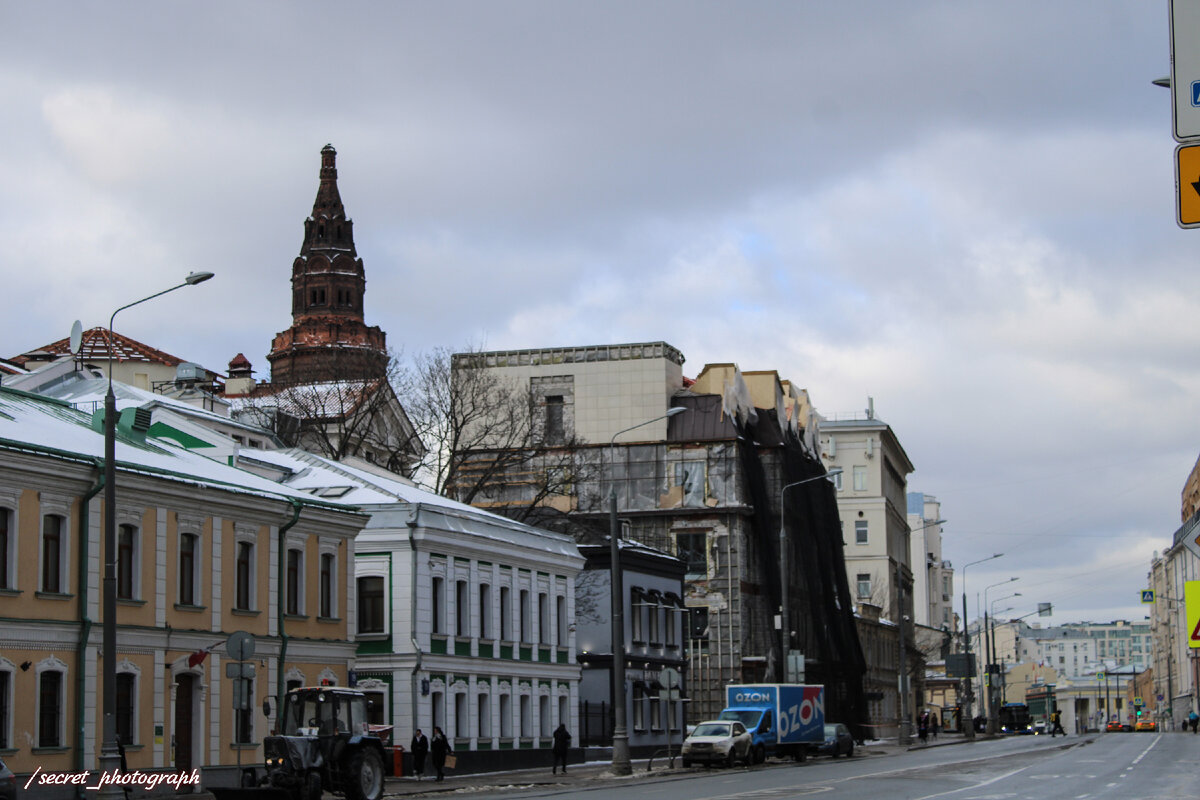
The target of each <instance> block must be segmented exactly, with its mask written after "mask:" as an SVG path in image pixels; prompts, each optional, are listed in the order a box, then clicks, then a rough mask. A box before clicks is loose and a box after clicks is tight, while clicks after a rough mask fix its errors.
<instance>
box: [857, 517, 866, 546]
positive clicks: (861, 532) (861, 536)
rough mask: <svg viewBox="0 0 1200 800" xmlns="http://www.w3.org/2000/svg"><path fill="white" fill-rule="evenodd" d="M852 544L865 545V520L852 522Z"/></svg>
mask: <svg viewBox="0 0 1200 800" xmlns="http://www.w3.org/2000/svg"><path fill="white" fill-rule="evenodd" d="M854 543H855V544H866V543H867V521H866V520H865V519H856V520H854Z"/></svg>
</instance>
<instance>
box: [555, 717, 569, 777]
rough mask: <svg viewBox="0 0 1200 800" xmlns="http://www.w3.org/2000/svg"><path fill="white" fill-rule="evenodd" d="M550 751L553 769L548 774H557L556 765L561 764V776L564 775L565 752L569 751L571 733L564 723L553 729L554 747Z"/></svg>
mask: <svg viewBox="0 0 1200 800" xmlns="http://www.w3.org/2000/svg"><path fill="white" fill-rule="evenodd" d="M551 749H552V750H553V751H554V769H552V770H551V771H550V774H551V775H555V774H557V773H558V765H559V764H562V771H563V775H566V774H567V751H568V750H570V749H571V733H570V731H568V730H567V726H566V723H562V722H560V723H559V724H558V727H557V728H555V729H554V746H553V747H552V748H551Z"/></svg>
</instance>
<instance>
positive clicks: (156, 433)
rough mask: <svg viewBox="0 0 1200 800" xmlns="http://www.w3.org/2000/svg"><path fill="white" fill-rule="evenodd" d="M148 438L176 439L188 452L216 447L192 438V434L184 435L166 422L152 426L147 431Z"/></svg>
mask: <svg viewBox="0 0 1200 800" xmlns="http://www.w3.org/2000/svg"><path fill="white" fill-rule="evenodd" d="M146 435H147V436H153V437H155V438H156V439H174V440H175V441H177V442H179V443H180V444H181V445H183V446H184V447H186V448H187V449H188V450H198V449H200V448H201V447H214V446H215V445H213V444H212V443H211V442H206V441H204V440H203V439H200V438H198V437H195V436H192V435H191V434H190V433H184V432H183V431H181V430H179V429H178V428H172V427H171V426H170V425H167V424H166V423H165V422H156V423H154V424H153V425H151V426H150V430H148V431H146Z"/></svg>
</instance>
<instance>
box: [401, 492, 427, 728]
mask: <svg viewBox="0 0 1200 800" xmlns="http://www.w3.org/2000/svg"><path fill="white" fill-rule="evenodd" d="M420 516H421V504H420V503H413V504H412V508H410V509H409V512H408V519H407V520H406V521H405V522H406V524H407V525H408V546H409V550H411V551H412V577H411V578H410V580H409V582H410V583H411V584H412V598H411V600H410V601H409V604H408V639H409V641H410V642H412V646H413V650H414V651H415V652H416V654H417V663H416V664H415V665H414V666H413V673H412V695H411V697H412V729H413V730H414V731H415V730H416V729H417V726H418V724H419V720H418V719H417V704H418V703H419V702H420V701H419V700H418V698H419V697H420V696H421V660H422V656H423V653H422V652H421V645H420V644H418V643H417V637H416V636H415V634H416V632H417V540H416V532H417V527H418V520H419V518H420ZM430 735H431V736H432V735H433V733H432V731H431V732H430Z"/></svg>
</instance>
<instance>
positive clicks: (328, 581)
mask: <svg viewBox="0 0 1200 800" xmlns="http://www.w3.org/2000/svg"><path fill="white" fill-rule="evenodd" d="M336 559H337V556H335V555H333V553H322V554H321V610H320V611H319V612H318V613H319V614H320V615H321V616H322V617H327V618H328V617H333V616H334V614H336V613H337V612H336V611H335V610H334V606H333V586H334V575H335V574H336V564H337V561H336Z"/></svg>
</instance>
